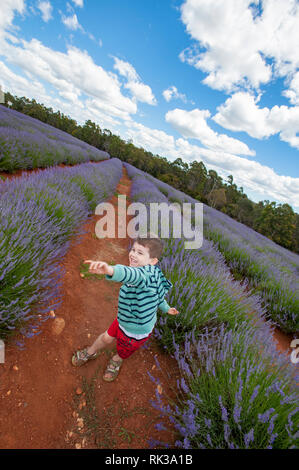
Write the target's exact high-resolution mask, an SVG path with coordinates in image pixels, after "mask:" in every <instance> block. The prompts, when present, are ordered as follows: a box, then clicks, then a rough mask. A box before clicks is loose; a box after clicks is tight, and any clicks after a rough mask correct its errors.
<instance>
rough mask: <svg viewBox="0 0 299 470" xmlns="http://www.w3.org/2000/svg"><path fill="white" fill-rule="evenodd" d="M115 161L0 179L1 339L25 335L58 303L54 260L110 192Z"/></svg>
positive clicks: (118, 174)
mask: <svg viewBox="0 0 299 470" xmlns="http://www.w3.org/2000/svg"><path fill="white" fill-rule="evenodd" d="M121 173H122V165H121V162H120V161H119V160H118V159H111V160H107V161H104V162H102V163H101V164H100V165H99V164H96V163H84V164H81V165H78V166H76V167H75V168H55V169H54V168H53V169H52V168H51V169H48V170H44V171H40V172H37V173H34V174H31V175H29V176H28V175H27V176H22V177H19V178H13V179H12V180H10V181H5V182H3V183H0V208H1V212H0V273H1V274H0V285H1V292H0V337H1V338H6V337H8V336H10V335H11V334H12V333H13V332H18V331H20V332H21V333H23V334H24V335H26V336H28V337H30V336H33V335H34V334H36V333H37V331H38V327H37V326H38V324H40V323H41V322H42V321H45V320H46V319H47V318H48V315H47V314H48V312H49V310H51V309H53V308H54V307H56V306H57V305H59V303H60V295H61V294H60V287H61V285H60V281H59V280H60V278H61V276H62V275H63V274H64V273H62V272H61V271H60V268H59V262H61V258H62V257H63V256H64V254H65V253H66V251H67V249H68V247H69V246H70V243H71V238H72V237H73V236H75V235H80V234H83V233H84V232H83V231H82V230H80V229H79V228H78V227H79V226H80V224H82V223H83V222H84V221H85V220H87V219H88V217H89V215H90V214H91V213H93V211H94V207H95V205H96V204H98V203H100V202H102V201H104V200H105V199H107V198H108V197H110V196H112V194H113V193H114V191H115V188H116V185H117V183H118V181H119V179H120V177H121Z"/></svg>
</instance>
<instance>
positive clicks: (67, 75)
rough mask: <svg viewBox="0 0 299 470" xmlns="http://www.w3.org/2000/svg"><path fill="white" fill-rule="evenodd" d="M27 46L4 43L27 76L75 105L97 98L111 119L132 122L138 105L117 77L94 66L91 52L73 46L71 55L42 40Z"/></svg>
mask: <svg viewBox="0 0 299 470" xmlns="http://www.w3.org/2000/svg"><path fill="white" fill-rule="evenodd" d="M22 45H23V47H16V46H14V45H11V44H8V43H5V44H3V48H2V54H3V55H5V56H6V59H7V61H8V62H10V63H13V64H15V65H17V66H20V67H21V68H22V69H23V70H24V71H25V72H26V73H27V74H31V75H32V76H33V77H37V78H39V79H41V80H44V81H45V82H46V83H49V84H50V85H52V86H54V87H55V88H56V89H57V91H58V93H59V95H60V96H62V97H64V98H67V99H70V100H71V101H73V102H75V101H76V100H78V99H79V97H80V96H81V95H82V94H83V93H84V94H86V95H87V96H89V97H92V98H95V99H96V100H97V101H98V102H100V103H101V106H102V108H103V109H105V111H106V112H107V113H108V114H109V115H110V116H115V117H119V118H122V119H130V114H134V113H136V112H137V106H136V103H134V101H133V100H131V99H129V98H128V97H125V96H124V95H123V94H122V93H121V90H120V87H121V84H120V83H119V81H118V79H117V76H116V75H115V74H113V73H111V72H107V71H105V70H104V69H103V68H102V67H101V66H99V65H97V64H95V63H94V61H93V60H92V58H91V57H90V56H89V55H88V53H87V52H83V51H81V50H80V49H77V48H75V47H71V46H69V47H68V49H67V53H63V52H57V51H54V50H52V49H50V48H48V47H45V46H44V45H43V44H42V43H41V42H40V41H38V40H36V39H32V40H31V41H29V42H27V41H24V40H23V41H22Z"/></svg>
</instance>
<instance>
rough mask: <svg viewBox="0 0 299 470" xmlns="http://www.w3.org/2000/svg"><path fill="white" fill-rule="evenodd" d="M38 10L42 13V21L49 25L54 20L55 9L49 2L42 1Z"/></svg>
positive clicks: (38, 5)
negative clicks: (53, 11)
mask: <svg viewBox="0 0 299 470" xmlns="http://www.w3.org/2000/svg"><path fill="white" fill-rule="evenodd" d="M37 8H38V9H39V10H40V11H41V14H42V19H43V20H44V21H45V22H46V23H47V22H48V21H49V20H50V19H51V18H52V10H53V7H52V5H51V3H50V2H49V1H48V0H43V1H42V0H40V1H39V2H38V4H37Z"/></svg>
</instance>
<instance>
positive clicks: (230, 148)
mask: <svg viewBox="0 0 299 470" xmlns="http://www.w3.org/2000/svg"><path fill="white" fill-rule="evenodd" d="M210 116H211V113H210V111H208V110H200V109H193V110H192V111H185V110H183V109H174V110H172V111H168V112H167V113H166V115H165V119H166V121H167V122H168V123H169V124H171V125H172V126H173V127H174V128H175V129H176V130H177V131H178V132H179V133H180V134H181V135H182V136H183V137H185V138H186V139H188V138H190V139H197V140H200V141H201V143H202V144H203V145H205V146H206V147H208V148H210V149H213V150H218V151H223V152H228V153H233V154H237V155H252V156H253V155H255V152H254V151H253V150H250V149H249V148H248V146H247V145H246V144H244V143H243V142H241V141H240V140H237V139H233V138H232V137H229V136H227V135H225V134H218V133H217V132H215V131H214V130H213V129H212V128H211V127H210V126H208V124H207V119H208V118H209V117H210Z"/></svg>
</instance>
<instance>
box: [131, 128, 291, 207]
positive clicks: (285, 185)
mask: <svg viewBox="0 0 299 470" xmlns="http://www.w3.org/2000/svg"><path fill="white" fill-rule="evenodd" d="M127 125H128V130H127V137H128V138H129V139H132V140H133V142H134V144H135V145H137V146H140V147H143V148H145V149H147V150H149V151H151V152H152V153H154V154H159V155H160V156H164V157H166V158H169V159H170V160H175V159H176V158H178V157H181V158H182V159H183V160H184V161H187V162H188V161H194V160H198V161H203V163H204V164H205V165H206V166H207V168H208V169H214V170H215V171H217V172H218V174H219V175H220V176H222V177H227V176H228V175H229V174H233V175H234V181H235V182H236V184H237V185H238V186H242V187H243V188H244V191H245V193H246V191H247V190H248V191H250V192H251V194H252V195H253V196H254V197H255V198H254V200H255V201H256V202H257V201H258V200H261V199H273V200H276V201H279V202H282V203H284V202H286V203H288V204H290V205H291V206H293V207H295V208H297V210H298V209H299V202H298V201H299V178H292V177H290V176H282V175H278V174H277V173H275V171H274V170H273V169H272V168H269V167H267V166H265V165H261V164H260V163H258V162H256V161H254V160H249V159H247V158H244V157H239V156H236V155H232V154H230V153H227V152H223V151H215V150H211V149H206V148H202V147H199V146H197V145H192V144H190V143H189V142H188V141H187V140H185V139H182V138H180V139H177V140H175V139H174V137H173V136H171V135H168V134H167V133H166V132H164V131H160V130H157V129H150V128H148V127H146V126H143V125H142V124H138V123H136V122H133V121H132V122H131V123H128V124H127Z"/></svg>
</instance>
